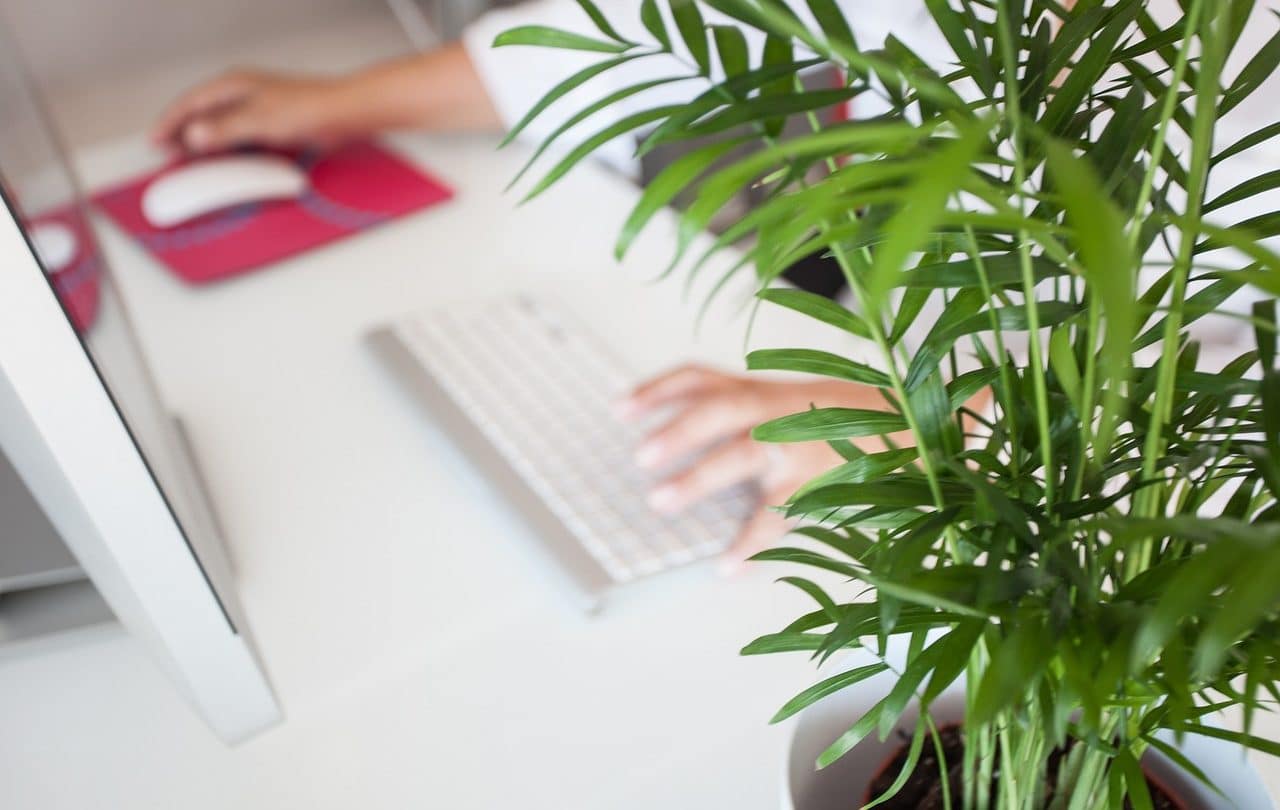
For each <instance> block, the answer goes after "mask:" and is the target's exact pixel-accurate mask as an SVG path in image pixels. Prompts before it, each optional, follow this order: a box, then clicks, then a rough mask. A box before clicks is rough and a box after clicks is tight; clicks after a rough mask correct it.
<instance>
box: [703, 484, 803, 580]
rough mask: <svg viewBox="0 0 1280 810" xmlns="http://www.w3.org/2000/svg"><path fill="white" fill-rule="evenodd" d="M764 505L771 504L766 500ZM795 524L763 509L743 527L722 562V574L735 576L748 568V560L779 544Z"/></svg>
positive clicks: (784, 517) (790, 519)
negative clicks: (781, 538)
mask: <svg viewBox="0 0 1280 810" xmlns="http://www.w3.org/2000/svg"><path fill="white" fill-rule="evenodd" d="M764 503H769V500H768V499H766V500H765V501H764ZM794 524H795V519H794V518H789V517H787V516H785V515H783V514H781V513H780V512H775V511H774V510H772V509H769V508H767V507H762V508H761V509H760V511H759V512H756V513H755V514H754V515H752V516H751V517H750V518H748V519H747V522H746V523H745V524H744V525H743V527H742V530H741V531H739V532H738V536H737V538H736V539H735V540H734V541H733V545H731V546H730V547H729V550H728V551H726V552H725V553H724V556H723V557H722V558H721V560H720V573H721V574H723V575H724V576H735V575H737V574H740V573H742V571H743V570H744V569H745V568H746V564H747V560H749V559H750V558H751V557H753V556H754V555H756V554H759V553H760V552H761V551H764V550H765V549H766V548H769V546H771V545H773V544H774V543H775V542H777V540H778V538H780V537H783V536H785V535H786V533H787V532H789V531H790V530H791V527H792V526H793V525H794Z"/></svg>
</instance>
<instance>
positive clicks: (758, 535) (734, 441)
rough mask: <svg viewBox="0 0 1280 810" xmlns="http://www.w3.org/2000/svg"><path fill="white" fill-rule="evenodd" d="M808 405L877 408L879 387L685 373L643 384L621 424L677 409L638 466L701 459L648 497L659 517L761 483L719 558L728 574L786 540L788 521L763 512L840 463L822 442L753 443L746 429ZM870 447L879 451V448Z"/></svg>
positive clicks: (646, 445) (626, 405)
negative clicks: (754, 505) (753, 507)
mask: <svg viewBox="0 0 1280 810" xmlns="http://www.w3.org/2000/svg"><path fill="white" fill-rule="evenodd" d="M810 405H815V406H817V407H830V406H841V407H865V408H876V407H883V400H881V399H880V397H879V395H878V394H876V392H875V389H873V388H869V387H867V386H862V385H857V384H854V383H844V382H837V381H825V380H824V381H813V382H809V381H805V382H778V381H770V380H762V379H754V378H750V377H741V376H736V375H732V374H724V373H722V372H719V371H715V370H712V369H708V368H703V367H701V366H684V367H681V368H678V369H675V370H674V371H671V372H668V373H666V374H663V375H661V376H658V377H656V378H654V379H652V380H650V381H648V382H646V383H644V384H643V385H641V386H640V387H639V388H637V389H635V390H634V391H633V392H632V393H631V394H630V395H629V396H628V397H627V398H626V399H624V400H622V401H621V402H620V403H619V404H618V406H617V409H618V411H619V415H620V416H622V418H624V419H627V420H639V419H643V418H646V417H650V416H652V415H653V414H654V413H655V412H658V411H660V410H663V409H668V408H671V409H674V415H673V416H671V418H670V419H669V421H667V422H666V423H665V424H664V425H663V426H662V427H661V428H659V429H658V430H656V431H654V432H653V433H651V434H650V435H649V436H648V437H647V438H646V439H645V441H644V442H643V443H642V444H641V445H640V447H639V449H638V450H637V452H636V463H637V464H639V465H640V466H641V467H643V468H645V469H647V470H662V469H664V468H668V467H670V466H671V465H672V464H673V463H674V462H677V461H679V460H680V459H684V458H688V457H690V456H698V455H701V457H700V458H699V460H698V461H697V462H696V463H695V464H693V465H692V466H690V467H688V468H686V469H684V470H682V471H681V472H680V473H678V474H677V475H675V476H674V477H672V478H669V479H667V480H666V481H664V482H662V483H661V484H659V485H658V486H657V487H655V488H654V489H653V490H652V491H651V492H650V494H649V504H650V505H651V506H652V507H653V508H654V509H655V510H658V511H661V512H664V513H668V514H671V513H676V512H679V511H681V510H683V509H685V508H686V507H688V506H690V505H692V504H694V503H696V502H698V501H700V500H702V499H704V498H706V497H708V496H710V495H713V494H715V493H717V492H720V491H722V490H725V489H727V488H729V487H732V486H734V485H737V484H741V483H744V482H751V481H755V482H758V483H759V485H760V488H761V491H762V494H763V499H762V501H761V508H760V510H759V511H758V512H756V514H754V515H753V516H752V517H751V518H750V519H749V520H748V521H747V522H746V524H745V525H744V526H743V528H742V531H741V532H740V533H739V535H738V537H737V539H736V540H735V541H734V543H733V545H732V546H731V547H730V549H729V550H728V552H726V555H725V559H724V563H723V566H724V570H725V572H726V573H734V572H736V571H737V570H739V569H740V568H741V566H742V563H743V561H745V560H746V559H747V558H748V557H750V556H751V555H752V554H755V553H756V552H757V551H760V550H761V549H763V548H765V547H767V546H768V545H769V544H770V543H772V542H773V541H775V540H777V539H778V538H779V537H781V536H783V535H784V534H786V532H787V530H788V528H789V524H788V521H787V520H786V519H785V518H784V517H783V516H782V515H780V514H778V513H777V512H774V511H773V510H771V509H769V508H768V507H770V506H776V505H778V504H782V503H785V502H786V500H787V499H788V498H789V497H790V496H791V495H792V494H793V493H794V492H795V491H796V490H797V489H799V488H800V487H801V486H802V485H804V484H805V483H806V482H808V481H809V480H810V479H812V478H813V477H815V476H817V475H819V474H821V473H823V472H825V471H827V470H829V469H831V468H832V467H834V466H835V465H837V464H839V463H840V462H841V461H842V459H841V458H840V456H839V455H838V454H837V453H836V452H835V451H834V450H832V449H831V448H830V447H829V446H828V445H827V444H826V443H825V442H806V443H801V444H777V445H764V444H760V443H758V442H756V441H754V440H752V438H751V435H750V431H751V428H753V427H755V426H756V425H758V424H760V423H761V422H764V421H767V420H769V419H773V418H775V417H779V416H786V415H787V414H792V413H799V412H801V411H804V410H807V409H808V408H809V407H810ZM872 443H873V444H875V445H877V447H876V448H875V449H881V448H879V447H878V444H879V442H878V441H876V440H872ZM868 449H872V448H871V447H870V446H869V447H868Z"/></svg>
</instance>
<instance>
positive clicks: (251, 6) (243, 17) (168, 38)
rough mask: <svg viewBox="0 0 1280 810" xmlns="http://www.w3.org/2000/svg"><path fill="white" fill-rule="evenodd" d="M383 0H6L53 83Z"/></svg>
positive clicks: (0, 1)
mask: <svg viewBox="0 0 1280 810" xmlns="http://www.w3.org/2000/svg"><path fill="white" fill-rule="evenodd" d="M360 6H367V7H373V8H381V7H382V2H381V0H0V8H2V9H3V11H4V16H5V18H6V19H7V21H8V23H9V24H10V25H11V26H12V28H13V30H14V32H15V33H16V34H17V36H18V39H19V40H20V42H21V48H22V51H23V53H24V55H25V56H26V58H27V60H28V62H29V63H30V64H31V67H32V68H33V69H34V70H35V72H36V73H37V74H38V75H39V76H40V77H41V79H42V80H44V81H46V82H49V83H51V84H61V83H63V82H67V81H78V80H80V79H82V78H83V77H84V76H85V75H86V74H88V73H91V72H94V71H99V70H102V69H104V68H107V69H111V70H119V69H127V68H133V67H140V66H145V65H148V64H164V63H166V62H170V61H172V60H174V59H178V58H181V57H182V56H183V55H184V54H187V53H191V52H192V51H206V50H209V49H211V48H215V47H218V46H220V45H222V44H224V43H230V42H234V41H235V40H236V39H238V38H241V37H246V36H253V37H258V36H261V35H263V34H266V33H270V32H272V31H281V32H287V31H289V30H290V29H292V28H298V27H306V26H312V25H315V24H316V21H317V20H320V19H323V18H325V17H329V16H332V15H334V14H342V13H348V12H350V11H351V10H352V9H355V8H358V7H360Z"/></svg>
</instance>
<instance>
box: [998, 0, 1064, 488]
mask: <svg viewBox="0 0 1280 810" xmlns="http://www.w3.org/2000/svg"><path fill="white" fill-rule="evenodd" d="M1016 1H1017V2H1021V0H1016ZM1008 2H1009V0H1002V2H1001V3H1000V6H999V8H998V9H997V11H996V26H997V37H996V38H997V39H998V40H999V42H1000V56H1001V59H1002V60H1003V62H1004V74H1005V76H1004V88H1005V110H1006V112H1007V113H1008V116H1009V125H1010V128H1011V130H1012V131H1011V132H1010V135H1009V143H1010V144H1011V145H1012V147H1013V176H1014V183H1015V184H1016V185H1017V187H1018V213H1019V214H1020V215H1022V216H1026V184H1027V166H1026V156H1025V154H1024V146H1025V134H1024V131H1023V127H1024V125H1023V121H1022V106H1021V100H1020V95H1021V93H1020V91H1019V82H1018V59H1017V55H1016V54H1015V53H1014V50H1013V36H1014V32H1013V31H1010V30H1009V12H1008V7H1007V3H1008ZM1018 264H1019V267H1020V269H1021V273H1022V294H1023V297H1024V298H1025V301H1024V302H1023V306H1025V307H1026V310H1027V343H1028V348H1029V349H1030V363H1031V382H1032V387H1033V390H1034V391H1035V400H1036V428H1037V430H1038V432H1039V434H1040V462H1041V464H1042V466H1043V467H1044V498H1045V503H1050V504H1051V503H1053V500H1054V485H1055V480H1056V477H1057V476H1056V475H1055V474H1054V471H1053V442H1052V437H1051V436H1050V434H1049V393H1048V386H1047V384H1046V382H1045V373H1044V360H1043V357H1042V356H1041V355H1042V352H1041V346H1040V307H1039V305H1038V303H1037V301H1036V280H1035V273H1034V271H1033V269H1032V265H1031V245H1030V244H1029V236H1028V234H1027V231H1026V229H1025V228H1022V229H1019V231H1018Z"/></svg>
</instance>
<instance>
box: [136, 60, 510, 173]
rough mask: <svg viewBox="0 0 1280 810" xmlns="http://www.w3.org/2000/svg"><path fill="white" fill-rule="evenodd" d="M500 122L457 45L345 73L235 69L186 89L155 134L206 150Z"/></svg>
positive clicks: (330, 141) (188, 148)
mask: <svg viewBox="0 0 1280 810" xmlns="http://www.w3.org/2000/svg"><path fill="white" fill-rule="evenodd" d="M500 127H501V120H500V118H499V116H498V113H497V111H496V110H495V109H494V107H493V104H492V102H491V101H490V99H489V94H488V91H487V90H486V89H485V87H484V84H483V83H482V82H481V80H480V76H479V74H478V73H477V72H476V69H475V66H474V65H472V63H471V59H470V57H468V56H467V53H466V50H465V49H464V48H463V47H462V46H461V45H459V44H457V43H454V44H452V45H446V46H444V47H443V48H440V49H438V50H436V51H432V52H430V53H425V54H416V55H414V56H409V57H405V58H403V59H397V60H393V61H391V62H385V63H383V64H380V65H375V66H373V67H371V68H369V69H368V70H363V71H360V72H359V73H353V74H350V75H347V76H331V77H319V76H291V75H286V74H281V73H270V72H266V71H259V70H235V71H231V72H229V73H226V74H224V75H222V76H219V77H218V78H216V79H212V80H210V81H207V82H204V83H203V84H199V85H197V86H195V87H193V88H192V89H190V90H188V91H187V92H186V93H183V94H182V95H181V96H180V97H179V98H178V99H177V100H176V101H174V102H173V103H172V104H170V105H169V107H168V109H166V110H165V111H164V113H163V114H161V116H160V118H159V119H158V120H157V122H156V124H155V127H154V128H153V129H152V137H153V139H154V140H155V141H156V142H157V143H161V144H166V145H170V146H174V147H177V148H178V149H180V150H182V151H185V152H192V153H196V154H200V153H205V152H217V151H221V150H224V149H229V148H232V147H234V146H241V145H245V144H255V145H260V146H273V147H281V148H287V147H298V146H318V147H329V146H334V145H335V144H338V143H341V142H342V141H345V140H352V139H356V138H362V137H367V136H369V135H372V134H374V133H377V132H382V131H384V130H389V129H400V128H404V129H409V128H416V129H437V130H473V131H474V130H488V131H496V130H498V129H499V128H500Z"/></svg>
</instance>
